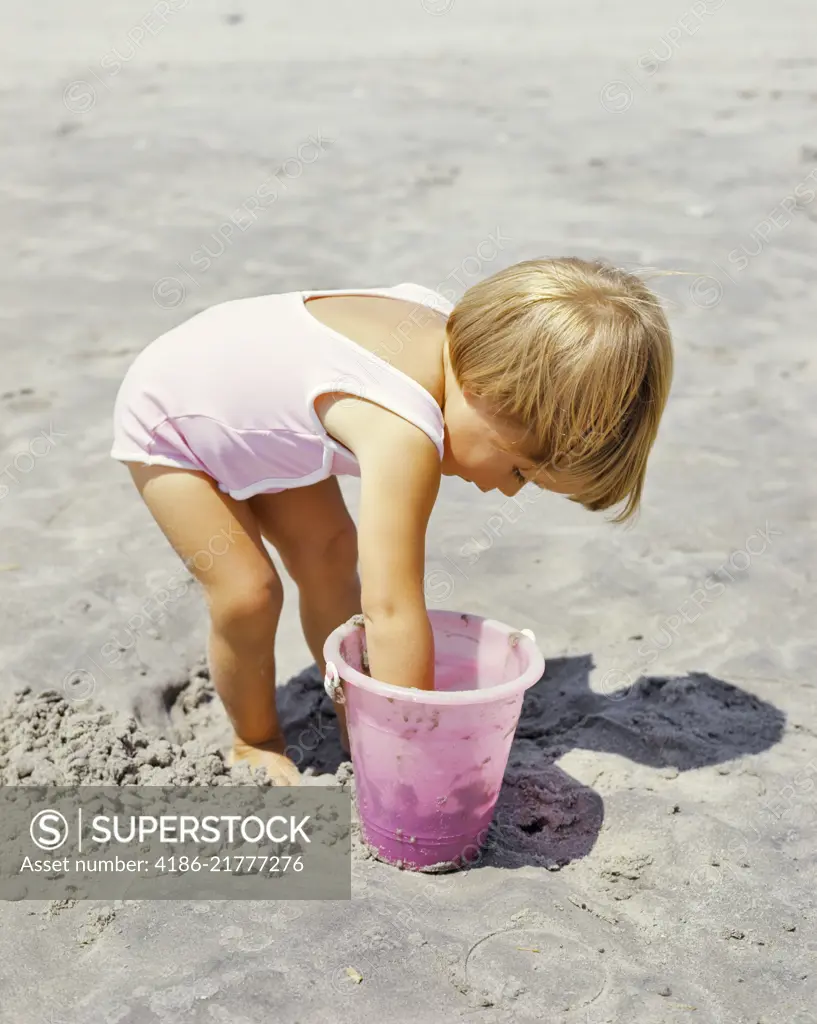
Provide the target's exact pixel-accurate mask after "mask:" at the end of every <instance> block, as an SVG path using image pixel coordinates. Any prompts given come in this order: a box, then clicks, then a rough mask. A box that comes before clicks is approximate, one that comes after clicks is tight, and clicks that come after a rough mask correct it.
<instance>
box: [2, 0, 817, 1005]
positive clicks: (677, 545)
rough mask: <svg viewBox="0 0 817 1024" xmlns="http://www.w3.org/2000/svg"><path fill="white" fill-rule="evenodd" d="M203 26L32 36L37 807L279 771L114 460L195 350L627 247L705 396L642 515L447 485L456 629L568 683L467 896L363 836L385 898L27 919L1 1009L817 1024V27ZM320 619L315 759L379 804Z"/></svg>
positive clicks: (6, 453)
mask: <svg viewBox="0 0 817 1024" xmlns="http://www.w3.org/2000/svg"><path fill="white" fill-rule="evenodd" d="M168 6H169V8H171V10H170V12H168V11H166V10H165V8H164V6H163V5H155V9H151V8H150V6H149V5H141V4H139V3H138V2H137V0H121V2H120V3H118V4H116V5H103V4H101V3H99V0H83V2H81V3H80V4H78V5H73V6H72V7H71V9H70V12H69V11H68V10H67V9H64V8H63V6H61V5H59V4H57V3H56V0H46V2H43V3H40V4H37V5H36V6H34V7H31V8H25V9H19V10H15V12H14V14H13V16H9V17H8V18H7V19H6V31H5V32H4V33H3V35H2V39H0V57H1V58H2V60H0V104H2V105H3V109H4V111H5V112H6V113H8V115H9V120H10V121H12V119H13V123H14V124H15V125H17V129H16V130H15V131H11V132H6V133H4V137H3V142H2V143H0V145H2V162H0V167H2V171H0V205H1V206H2V209H0V214H1V215H0V234H1V235H2V241H3V251H4V253H5V254H6V273H5V274H4V275H3V278H2V280H0V298H1V299H2V301H0V345H2V351H3V385H2V389H0V406H1V407H2V411H3V415H2V417H1V418H0V447H1V448H2V452H3V458H2V460H0V523H2V527H3V529H2V534H1V535H2V544H3V554H2V556H0V601H2V607H3V612H4V614H3V618H2V623H0V630H2V644H0V668H1V669H2V672H0V706H2V710H1V711H0V778H2V781H4V782H6V783H8V782H11V783H14V784H17V783H22V784H25V785H30V784H33V783H36V782H38V781H47V780H53V781H56V780H67V779H75V780H84V781H88V782H91V781H103V780H104V781H109V782H111V781H112V782H116V783H117V784H123V785H127V784H130V783H133V782H138V781H143V782H144V781H149V780H150V781H163V780H165V781H178V782H185V783H193V784H195V783H197V782H201V783H205V784H207V785H212V784H215V785H229V784H231V783H234V782H236V781H239V782H241V781H244V780H245V779H246V775H244V774H242V772H243V771H244V770H243V769H242V770H239V769H233V770H230V769H229V768H228V767H227V766H226V765H225V763H224V752H225V750H226V746H227V742H228V738H229V734H228V729H227V721H226V718H225V716H224V713H223V711H222V709H221V708H220V706H219V705H218V703H217V702H216V701H215V700H214V699H213V695H212V690H211V687H210V683H209V680H208V679H207V675H206V672H205V671H204V669H203V662H202V655H203V651H204V647H205V636H206V619H205V615H204V608H203V604H202V601H201V596H200V594H199V593H198V592H197V590H196V588H195V587H194V586H193V585H192V581H191V580H190V578H189V577H188V576H187V575H186V574H185V572H184V571H183V570H182V569H181V568H180V566H179V565H178V563H177V561H176V560H175V558H174V556H173V554H172V552H171V551H170V550H169V548H168V546H167V545H166V543H165V542H164V541H163V539H162V538H161V536H160V535H159V533H158V531H157V528H156V526H155V524H154V523H153V521H152V520H151V518H150V516H149V515H148V514H147V512H146V511H145V509H144V508H143V506H142V505H141V504H140V503H139V501H138V499H137V496H136V495H135V493H134V491H133V487H132V484H131V482H130V480H129V478H128V476H127V473H126V472H125V471H124V470H123V469H122V467H120V466H117V465H116V464H115V463H113V462H112V461H111V460H110V459H109V458H108V450H109V447H110V413H111V406H112V403H113V397H114V395H115V392H116V388H117V386H118V384H119V381H120V380H121V378H122V375H123V374H124V372H125V370H126V368H127V366H128V365H129V363H130V362H131V360H132V359H133V357H134V356H135V354H136V353H137V352H138V351H139V350H140V349H141V348H142V347H143V346H144V345H146V344H147V343H148V342H149V341H150V340H152V339H153V338H154V337H155V336H156V335H158V334H159V333H161V332H162V331H164V330H167V329H168V328H170V327H171V326H173V325H174V324H176V323H178V322H180V321H181V320H182V319H184V318H186V317H188V316H190V315H192V314H193V313H194V312H196V311H197V310H199V309H202V308H204V307H205V306H208V305H211V304H212V303H214V302H218V301H223V300H226V299H229V298H235V297H238V296H242V295H252V294H260V293H263V292H265V291H283V290H289V289H298V288H310V287H325V288H342V287H355V286H358V287H359V286H361V285H366V284H381V283H395V282H399V281H406V280H409V281H418V282H420V283H423V284H426V285H428V286H430V287H432V288H438V289H440V290H442V291H444V292H450V293H451V294H452V295H453V296H455V297H456V296H458V295H459V294H461V293H462V291H463V290H464V289H465V287H467V286H468V285H469V284H471V283H473V282H474V281H476V280H477V279H479V278H480V277H482V276H485V275H487V274H489V273H491V272H492V271H493V270H497V269H500V267H503V266H506V265H508V264H510V263H513V262H515V261H517V260H520V259H525V258H529V257H534V256H540V255H565V254H575V255H579V256H602V257H606V258H608V259H611V260H613V261H614V262H616V263H618V264H620V265H622V266H625V267H630V268H632V269H641V268H644V267H656V268H663V269H672V270H683V271H686V272H688V274H689V275H690V276H686V277H667V278H661V279H658V280H657V281H656V287H657V288H658V289H659V291H660V292H661V293H662V295H663V296H664V298H665V300H666V303H667V306H668V309H669V313H670V317H671V319H672V323H673V327H674V331H675V337H676V348H677V355H678V365H677V375H676V381H675V386H674V389H673V395H672V399H671V402H670V407H669V410H668V412H667V415H666V417H665V421H664V424H663V426H662V431H661V435H660V438H659V443H658V445H657V447H656V450H655V454H654V456H653V459H652V465H651V468H650V473H649V476H648V481H647V488H646V492H645V501H644V508H643V512H642V515H641V518H640V520H639V522H638V523H637V524H636V525H635V526H634V527H633V528H632V529H628V530H621V529H617V528H614V527H611V526H610V525H608V524H606V523H605V522H604V517H603V516H599V515H592V514H590V513H587V512H585V511H583V510H582V509H580V508H578V507H576V506H573V505H571V504H570V503H568V502H566V501H564V500H563V499H561V498H558V497H551V496H541V497H540V496H537V495H526V494H525V492H522V495H521V496H520V503H519V504H515V503H509V502H507V501H505V500H500V496H496V495H485V496H483V495H480V494H479V493H478V492H476V491H475V490H474V489H473V487H470V486H469V485H467V484H465V483H464V482H461V481H454V480H446V481H444V484H443V487H442V489H441V495H440V500H439V502H438V506H437V509H436V510H435V513H434V516H433V519H432V524H431V528H430V530H429V537H428V544H427V560H428V566H427V568H428V575H427V578H426V590H427V596H428V600H429V604H430V605H431V606H432V607H444V608H449V609H454V610H457V611H470V612H473V613H475V614H483V615H490V616H493V617H495V618H498V619H500V620H502V621H505V622H508V623H510V624H512V625H514V626H515V627H517V628H525V627H527V628H530V629H532V630H533V631H534V633H535V634H536V636H537V638H538V641H539V643H540V645H541V646H542V648H543V650H544V652H545V656H546V659H547V670H546V674H545V677H544V679H543V680H542V681H541V682H540V683H538V684H537V685H536V686H535V687H534V688H533V689H532V690H531V691H530V692H529V694H528V696H527V699H526V703H525V708H524V714H523V717H522V721H521V723H520V727H519V731H518V733H517V736H516V739H515V743H514V746H513V749H512V752H511V758H510V762H509V765H508V769H507V773H506V777H505V785H504V787H503V791H502V794H501V796H500V801H499V804H498V807H497V812H496V818H495V822H494V825H493V828H492V831H491V834H490V835H489V837H488V842H487V843H486V848H485V851H484V853H483V855H482V857H481V858H480V859H479V861H478V862H477V863H476V864H475V865H474V866H473V867H472V868H471V869H470V870H467V871H463V872H458V873H454V874H444V875H419V874H412V873H409V872H401V871H397V870H394V869H393V868H390V867H387V866H386V865H383V864H381V863H379V862H378V861H377V860H375V859H373V858H372V857H371V856H370V855H369V853H368V851H367V850H366V849H365V847H364V846H363V845H362V844H361V843H360V842H359V837H357V838H356V840H355V846H354V882H353V890H354V898H353V900H352V901H350V902H340V901H338V902H321V901H307V902H293V903H279V904H275V903H271V902H265V903H252V902H216V901H213V902H205V901H197V902H190V901H177V902H149V901H131V900H122V901H113V902H111V901H108V902H105V901H91V902H82V901H80V902H74V901H71V900H59V901H53V902H36V903H35V902H19V903H7V904H4V905H3V906H2V907H0V916H1V917H2V928H0V992H2V997H0V1021H1V1022H3V1024H5V1022H6V1021H8V1022H10V1024H20V1022H25V1024H28V1022H29V1021H31V1022H43V1024H74V1022H76V1024H80V1022H81V1024H97V1022H100V1024H142V1022H145V1024H155V1022H161V1024H176V1022H180V1021H184V1022H196V1024H197V1022H202V1024H212V1022H219V1024H226V1022H229V1024H259V1022H261V1021H268V1020H270V1019H275V1020H276V1021H280V1022H281V1024H296V1022H300V1024H306V1022H309V1024H312V1022H315V1021H320V1022H323V1021H331V1022H332V1024H374V1022H375V1021H381V1020H388V1021H390V1022H392V1024H409V1022H411V1024H417V1022H421V1024H422V1022H426V1021H428V1022H429V1024H431V1022H434V1024H438V1022H444V1024H455V1022H460V1021H461V1022H466V1024H500V1022H501V1024H505V1022H513V1024H517V1022H519V1024H528V1022H533V1021H548V1022H550V1021H552V1022H558V1024H605V1022H616V1024H618V1022H623V1021H626V1022H628V1024H629V1022H633V1024H642V1022H643V1024H658V1022H662V1024H681V1022H689V1021H695V1022H697V1024H773V1022H774V1024H776V1022H777V1021H785V1022H786V1024H812V1022H813V1019H814V1006H815V1005H817V975H816V974H815V971H814V966H813V965H814V953H815V950H817V923H816V922H817V915H816V914H815V899H814V892H815V891H817V888H816V886H817V863H816V862H815V856H814V849H815V841H817V788H816V787H815V780H816V779H817V729H815V727H814V724H813V707H814V692H815V681H814V665H815V663H816V662H817V643H815V632H814V622H815V618H816V617H817V601H816V600H815V596H814V595H815V587H814V580H815V555H814V551H815V519H814V508H815V502H816V501H817V478H816V477H815V474H814V472H813V458H814V457H813V453H814V451H815V446H816V442H817V410H816V409H815V403H814V394H815V384H816V383H817V371H816V370H815V359H814V343H813V325H814V321H815V313H817V309H816V308H815V297H814V296H815V292H814V271H815V264H814V256H813V252H814V238H815V230H816V228H815V223H816V222H817V199H815V196H816V195H817V137H815V129H814V124H815V120H814V118H815V112H817V62H816V61H815V59H814V56H813V53H812V52H811V51H812V49H813V48H812V47H809V45H808V43H809V41H810V37H809V35H808V25H809V24H810V22H811V20H813V11H812V7H811V5H810V4H807V3H806V0H781V3H780V4H777V5H775V8H774V10H773V11H770V10H769V8H768V6H767V5H765V4H761V3H760V2H759V0H746V2H744V3H742V4H740V5H737V4H729V3H722V2H720V0H714V2H711V0H706V2H705V3H704V4H703V5H701V4H692V5H690V6H689V8H679V7H676V6H672V5H670V4H668V3H660V2H659V3H649V4H648V3H646V2H641V0H639V2H638V3H636V4H635V5H634V6H631V7H629V8H628V9H627V12H626V13H625V14H622V12H621V11H620V10H619V9H617V8H611V7H609V6H607V5H603V4H601V3H600V2H596V0H594V2H591V3H590V4H588V5H585V7H583V8H582V11H581V14H578V13H576V14H574V13H572V12H570V11H567V10H564V11H563V10H561V9H560V10H559V11H558V12H556V11H555V10H553V9H551V8H549V7H546V6H543V5H541V4H539V3H535V2H534V0H518V2H517V3H515V4H513V5H511V7H510V8H507V9H506V8H501V7H498V6H497V5H496V4H489V3H488V2H487V0H469V2H468V3H465V0H455V2H454V3H451V2H450V0H439V2H438V0H395V3H394V4H390V5H387V6H384V5H382V4H376V3H375V2H374V0H361V3H359V4H355V5H351V6H347V5H329V4H327V3H326V2H325V0H304V3H302V4H300V5H299V7H298V9H297V11H295V10H292V11H290V10H289V9H288V8H287V9H284V8H283V7H279V6H275V5H268V4H262V3H260V2H259V0H242V2H241V3H240V4H236V5H232V6H230V5H224V4H221V3H220V2H216V0H214V2H212V3H195V4H194V3H189V4H184V3H182V2H181V0H179V2H175V3H174V2H171V3H170V4H169V5H168ZM129 34H130V35H129ZM242 211H243V212H242ZM343 487H344V493H345V494H346V495H347V498H348V501H349V504H350V507H351V509H352V511H353V512H354V511H356V508H357V486H356V484H355V483H354V482H351V481H346V482H344V484H343ZM286 593H287V603H286V606H285V611H284V617H283V620H282V623H281V627H280V631H279V636H278V640H277V648H276V650H277V656H278V662H279V671H278V674H279V681H280V706H281V709H282V718H283V720H284V723H285V726H286V729H287V736H288V739H289V742H290V743H291V744H293V746H294V747H295V748H297V750H298V751H299V755H298V756H299V759H300V762H301V767H302V769H303V770H304V772H305V773H307V775H306V778H307V779H308V780H309V781H310V783H312V784H316V785H344V786H348V787H350V788H352V789H353V787H354V778H353V772H352V770H351V766H350V765H349V763H348V762H347V761H345V759H344V755H343V753H342V751H341V749H340V746H339V743H338V740H337V732H336V729H335V724H334V716H333V713H332V711H331V707H330V705H329V702H328V700H327V698H326V696H325V694H324V693H323V690H322V687H321V682H320V680H319V679H318V678H317V675H316V673H315V671H314V667H310V658H309V654H308V651H307V648H306V645H305V643H304V641H303V638H302V636H301V633H300V630H299V627H298V622H297V601H296V600H295V597H296V595H295V594H294V593H293V589H292V587H291V586H290V585H289V584H287V590H286ZM26 687H28V688H30V689H29V690H28V691H27V692H23V691H25V688H26ZM63 739H65V741H66V742H65V743H63V742H62V740H63Z"/></svg>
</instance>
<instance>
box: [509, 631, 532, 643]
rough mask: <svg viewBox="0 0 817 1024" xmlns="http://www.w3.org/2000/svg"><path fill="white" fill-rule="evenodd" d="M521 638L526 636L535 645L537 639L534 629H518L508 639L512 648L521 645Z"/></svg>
mask: <svg viewBox="0 0 817 1024" xmlns="http://www.w3.org/2000/svg"><path fill="white" fill-rule="evenodd" d="M520 636H526V637H527V638H528V640H532V641H533V642H534V643H536V637H535V636H534V635H533V630H532V629H517V630H515V631H514V632H513V633H511V635H510V636H509V637H508V643H509V644H510V645H511V647H516V645H517V644H518V643H519V637H520Z"/></svg>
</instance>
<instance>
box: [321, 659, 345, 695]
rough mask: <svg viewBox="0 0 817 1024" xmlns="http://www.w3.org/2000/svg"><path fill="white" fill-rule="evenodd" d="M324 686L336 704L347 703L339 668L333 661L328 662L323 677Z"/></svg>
mask: <svg viewBox="0 0 817 1024" xmlns="http://www.w3.org/2000/svg"><path fill="white" fill-rule="evenodd" d="M323 688H324V690H326V692H327V693H328V694H329V696H330V697H331V698H332V700H333V701H334V702H335V704H345V703H346V697H345V696H344V694H343V684H342V683H341V681H340V676H339V675H338V670H337V669H336V668H335V666H334V665H333V664H332V662H331V661H327V663H326V675H325V676H324V678H323Z"/></svg>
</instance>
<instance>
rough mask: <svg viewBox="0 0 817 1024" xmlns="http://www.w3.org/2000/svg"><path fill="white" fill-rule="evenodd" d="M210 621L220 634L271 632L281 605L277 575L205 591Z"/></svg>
mask: <svg viewBox="0 0 817 1024" xmlns="http://www.w3.org/2000/svg"><path fill="white" fill-rule="evenodd" d="M207 599H208V604H209V607H210V618H211V620H212V623H213V626H214V627H215V628H216V629H217V630H218V631H219V632H221V633H226V634H229V633H234V634H251V633H253V632H256V631H258V632H265V633H266V635H267V636H268V635H269V630H270V629H273V630H274V629H275V626H276V625H277V623H278V618H279V616H280V614H281V608H282V607H283V604H284V590H283V586H282V584H281V580H280V579H279V578H278V574H277V573H275V574H270V575H269V576H265V577H264V578H262V579H245V580H238V581H233V582H231V583H230V584H229V585H221V586H218V587H214V588H212V589H211V590H208V592H207Z"/></svg>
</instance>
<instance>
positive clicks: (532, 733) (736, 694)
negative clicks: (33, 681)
mask: <svg viewBox="0 0 817 1024" xmlns="http://www.w3.org/2000/svg"><path fill="white" fill-rule="evenodd" d="M593 667H594V666H593V659H592V657H591V656H590V655H582V656H579V657H572V658H554V659H552V660H551V661H549V662H548V663H547V668H546V671H545V674H544V676H543V677H542V678H541V679H540V680H539V682H538V683H536V684H535V685H534V686H533V687H531V689H530V690H528V692H527V694H526V697H525V702H524V705H523V708H522V715H521V717H520V721H519V727H518V728H517V731H516V736H515V738H514V743H513V747H512V748H511V753H510V757H509V760H508V767H507V769H506V772H505V779H504V783H503V787H502V791H501V793H500V796H499V800H498V802H497V807H496V811H495V814H494V821H493V824H492V826H491V831H490V833H489V835H488V838H487V841H486V843H485V846H484V848H483V855H482V856H481V858H480V863H481V864H485V865H493V866H497V867H499V866H502V867H521V866H523V865H526V864H534V865H537V866H547V865H554V864H566V863H569V862H570V861H572V860H576V859H577V858H580V857H584V856H586V855H587V854H588V853H589V852H590V850H591V849H592V848H593V845H594V843H595V841H596V837H597V836H598V833H599V830H600V829H601V826H602V822H603V821H604V803H603V801H602V799H601V796H600V795H599V794H598V793H597V792H596V791H595V790H594V789H592V788H591V787H589V786H585V785H583V784H582V783H580V782H578V781H577V780H576V779H574V778H573V777H572V776H570V775H568V774H567V773H566V772H564V771H563V770H562V769H561V768H559V767H558V765H557V764H556V761H557V760H558V759H559V758H560V757H562V756H563V755H564V754H566V753H567V752H568V751H570V750H574V749H584V750H596V751H599V752H603V753H609V754H618V755H620V756H621V757H625V758H627V759H629V760H630V761H633V762H635V763H637V764H641V765H648V766H650V767H652V768H672V769H677V771H679V772H685V771H689V770H691V769H693V768H701V767H703V766H705V765H715V764H721V763H723V762H725V761H730V760H733V759H735V758H738V757H742V756H745V755H747V754H757V753H760V752H761V751H763V750H766V749H768V748H769V747H771V746H772V745H773V744H775V743H776V742H777V741H778V740H779V739H780V738H781V736H782V734H783V727H784V723H785V716H784V715H783V713H782V712H781V711H779V710H778V709H777V708H775V707H774V706H773V705H771V704H768V703H766V702H765V701H762V700H759V699H758V698H757V697H755V696H754V695H752V694H750V693H747V692H746V691H745V690H741V689H739V688H738V687H736V686H733V685H731V684H730V683H726V682H724V681H723V680H720V679H715V678H714V677H713V676H710V675H708V674H707V673H705V672H692V673H689V674H688V675H684V676H643V677H641V678H640V679H638V680H637V682H635V683H634V684H633V685H632V686H631V687H629V688H628V689H626V690H619V691H615V692H613V693H610V694H602V693H597V692H594V691H593V690H591V689H590V673H591V671H592V669H593ZM279 713H280V715H281V721H282V724H283V725H284V728H285V730H286V734H287V738H288V741H289V743H290V748H289V751H288V752H289V754H290V756H291V757H292V758H293V760H295V761H296V763H297V764H298V765H299V767H300V768H301V769H305V768H311V769H312V770H313V771H315V772H319V773H323V772H334V771H336V769H337V768H338V765H339V764H340V763H341V762H342V761H344V760H348V758H347V756H346V755H345V754H344V753H343V752H342V750H341V747H340V743H339V740H338V731H337V724H336V719H335V715H334V711H333V710H332V704H331V702H330V701H329V698H328V697H326V695H325V693H324V690H323V681H322V679H321V678H320V677H319V676H318V673H317V669H316V667H315V666H314V665H313V666H311V667H310V668H308V669H306V670H305V671H303V672H301V673H300V674H299V675H297V676H295V677H294V678H293V679H291V680H290V681H289V682H288V683H286V684H285V685H284V686H283V687H282V688H281V689H280V691H279Z"/></svg>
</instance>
